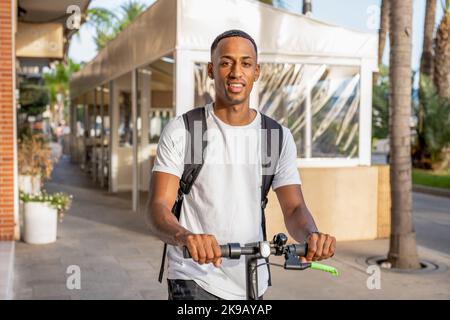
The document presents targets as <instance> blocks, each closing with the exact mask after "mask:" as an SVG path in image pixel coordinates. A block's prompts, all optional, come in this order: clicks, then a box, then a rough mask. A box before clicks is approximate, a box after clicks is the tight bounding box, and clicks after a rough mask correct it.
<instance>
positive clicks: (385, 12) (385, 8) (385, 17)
mask: <svg viewBox="0 0 450 320" xmlns="http://www.w3.org/2000/svg"><path fill="white" fill-rule="evenodd" d="M389 7H390V1H389V0H382V1H381V12H380V29H379V30H378V64H381V62H382V60H383V52H384V47H385V45H386V34H387V33H388V32H389Z"/></svg>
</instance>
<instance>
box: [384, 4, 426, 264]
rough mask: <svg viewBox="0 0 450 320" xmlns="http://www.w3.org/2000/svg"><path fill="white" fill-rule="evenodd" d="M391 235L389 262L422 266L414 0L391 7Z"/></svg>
mask: <svg viewBox="0 0 450 320" xmlns="http://www.w3.org/2000/svg"><path fill="white" fill-rule="evenodd" d="M390 22H391V23H390V47H391V48H390V63H389V64H390V70H389V81H390V87H391V94H390V107H391V108H392V109H391V112H392V116H391V122H390V150H391V157H390V158H391V165H390V178H391V198H392V206H391V226H392V227H391V228H392V229H391V237H390V248H389V253H388V261H389V262H390V263H391V264H392V267H394V268H401V269H418V268H420V263H419V257H418V255H417V245H416V235H415V232H414V226H413V219H412V203H411V202H412V199H411V189H412V181H411V138H410V132H411V129H410V116H411V86H412V81H411V37H412V0H403V1H393V2H391V6H390Z"/></svg>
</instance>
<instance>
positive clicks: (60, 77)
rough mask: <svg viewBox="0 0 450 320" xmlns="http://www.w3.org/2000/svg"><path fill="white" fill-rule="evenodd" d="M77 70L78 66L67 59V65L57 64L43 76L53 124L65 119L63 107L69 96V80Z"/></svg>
mask: <svg viewBox="0 0 450 320" xmlns="http://www.w3.org/2000/svg"><path fill="white" fill-rule="evenodd" d="M79 69H80V65H79V64H77V63H74V62H73V61H72V60H71V59H69V61H68V63H64V62H58V63H57V64H56V65H54V67H53V68H52V69H51V70H50V72H47V73H44V75H43V77H44V81H45V87H46V88H47V91H48V93H49V100H50V101H49V102H50V109H51V115H52V122H53V123H55V124H56V123H58V122H60V121H61V120H63V119H64V117H65V115H64V112H65V111H66V110H65V108H64V107H65V102H66V100H67V98H68V96H69V82H70V78H71V76H72V74H73V73H75V72H77V71H78V70H79ZM56 109H57V110H56Z"/></svg>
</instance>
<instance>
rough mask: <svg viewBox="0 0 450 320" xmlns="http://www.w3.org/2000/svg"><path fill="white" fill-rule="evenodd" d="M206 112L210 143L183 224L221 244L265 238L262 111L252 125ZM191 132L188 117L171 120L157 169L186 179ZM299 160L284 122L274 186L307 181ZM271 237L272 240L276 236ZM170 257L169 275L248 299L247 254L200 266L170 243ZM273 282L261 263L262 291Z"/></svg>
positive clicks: (221, 294)
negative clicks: (187, 127)
mask: <svg viewBox="0 0 450 320" xmlns="http://www.w3.org/2000/svg"><path fill="white" fill-rule="evenodd" d="M205 111H206V123H207V132H206V139H207V141H208V145H207V148H206V152H205V159H204V164H203V167H202V169H201V171H200V173H199V175H198V177H197V180H196V181H195V183H194V185H193V186H192V189H191V191H190V193H189V194H187V195H185V196H184V200H183V205H182V208H181V215H180V224H181V225H182V226H183V227H185V228H186V229H188V230H190V231H191V232H193V233H196V234H197V233H198V234H200V233H206V234H212V235H214V236H215V237H216V239H217V241H218V243H219V244H226V243H229V242H239V243H241V245H243V244H245V243H249V242H256V241H261V240H263V232H262V227H261V184H262V175H261V174H262V169H261V160H260V159H261V157H260V140H261V139H260V137H261V134H260V133H261V131H260V129H261V114H260V113H259V112H257V116H256V117H255V119H254V120H253V121H252V122H251V123H250V124H248V125H245V126H231V125H228V124H226V123H224V122H223V121H221V120H220V119H219V118H218V117H217V116H216V115H215V114H214V109H213V105H212V104H208V105H206V110H205ZM186 134H187V131H186V130H185V126H184V122H183V117H182V116H178V117H176V118H175V119H173V120H171V121H170V122H169V123H168V124H167V126H166V127H165V128H164V130H163V133H162V135H161V138H160V140H159V144H158V149H157V155H156V159H155V164H154V167H153V171H161V172H166V173H170V174H173V175H176V176H177V177H179V178H181V176H182V174H183V169H184V157H185V150H184V149H185V138H186ZM272 143H274V142H273V141H272ZM296 159H297V150H296V145H295V142H294V139H293V137H292V134H291V132H290V131H289V129H287V128H286V127H283V146H282V151H281V155H280V159H279V162H278V165H277V167H276V171H275V176H274V179H273V183H272V190H275V189H277V188H278V187H281V186H284V185H292V184H301V181H300V177H299V174H298V170H297V165H296ZM267 237H268V239H269V240H270V238H271V237H272V235H267ZM167 257H168V276H167V277H168V279H184V280H194V281H195V282H196V283H197V284H198V285H199V286H201V287H202V288H203V289H205V290H206V291H208V292H210V293H212V294H214V295H216V296H218V297H221V298H223V299H245V298H246V288H245V285H246V283H245V257H244V256H242V257H241V259H240V260H231V259H225V258H224V259H222V264H221V266H220V268H216V267H214V265H213V264H211V263H210V264H203V265H199V264H198V263H196V262H195V261H193V260H192V259H184V258H183V254H182V250H181V248H179V247H175V246H170V245H169V246H168V253H167ZM261 262H264V260H261V261H260V262H259V263H261ZM267 281H268V271H267V267H265V266H262V267H259V268H258V287H259V296H261V295H262V294H264V292H265V291H266V290H267Z"/></svg>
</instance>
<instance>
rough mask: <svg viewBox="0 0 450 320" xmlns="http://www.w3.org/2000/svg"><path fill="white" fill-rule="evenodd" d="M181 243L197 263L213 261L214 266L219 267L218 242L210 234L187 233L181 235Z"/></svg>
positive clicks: (220, 260)
mask: <svg viewBox="0 0 450 320" xmlns="http://www.w3.org/2000/svg"><path fill="white" fill-rule="evenodd" d="M181 243H182V245H184V246H185V247H187V249H188V250H189V253H190V254H191V257H192V259H193V260H194V261H196V262H198V263H199V264H205V263H213V264H214V266H215V267H219V266H220V264H221V263H222V259H221V258H220V257H221V252H220V247H219V244H218V243H217V240H216V238H215V237H214V236H213V235H211V234H194V233H189V234H186V235H185V236H183V237H182V241H181Z"/></svg>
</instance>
